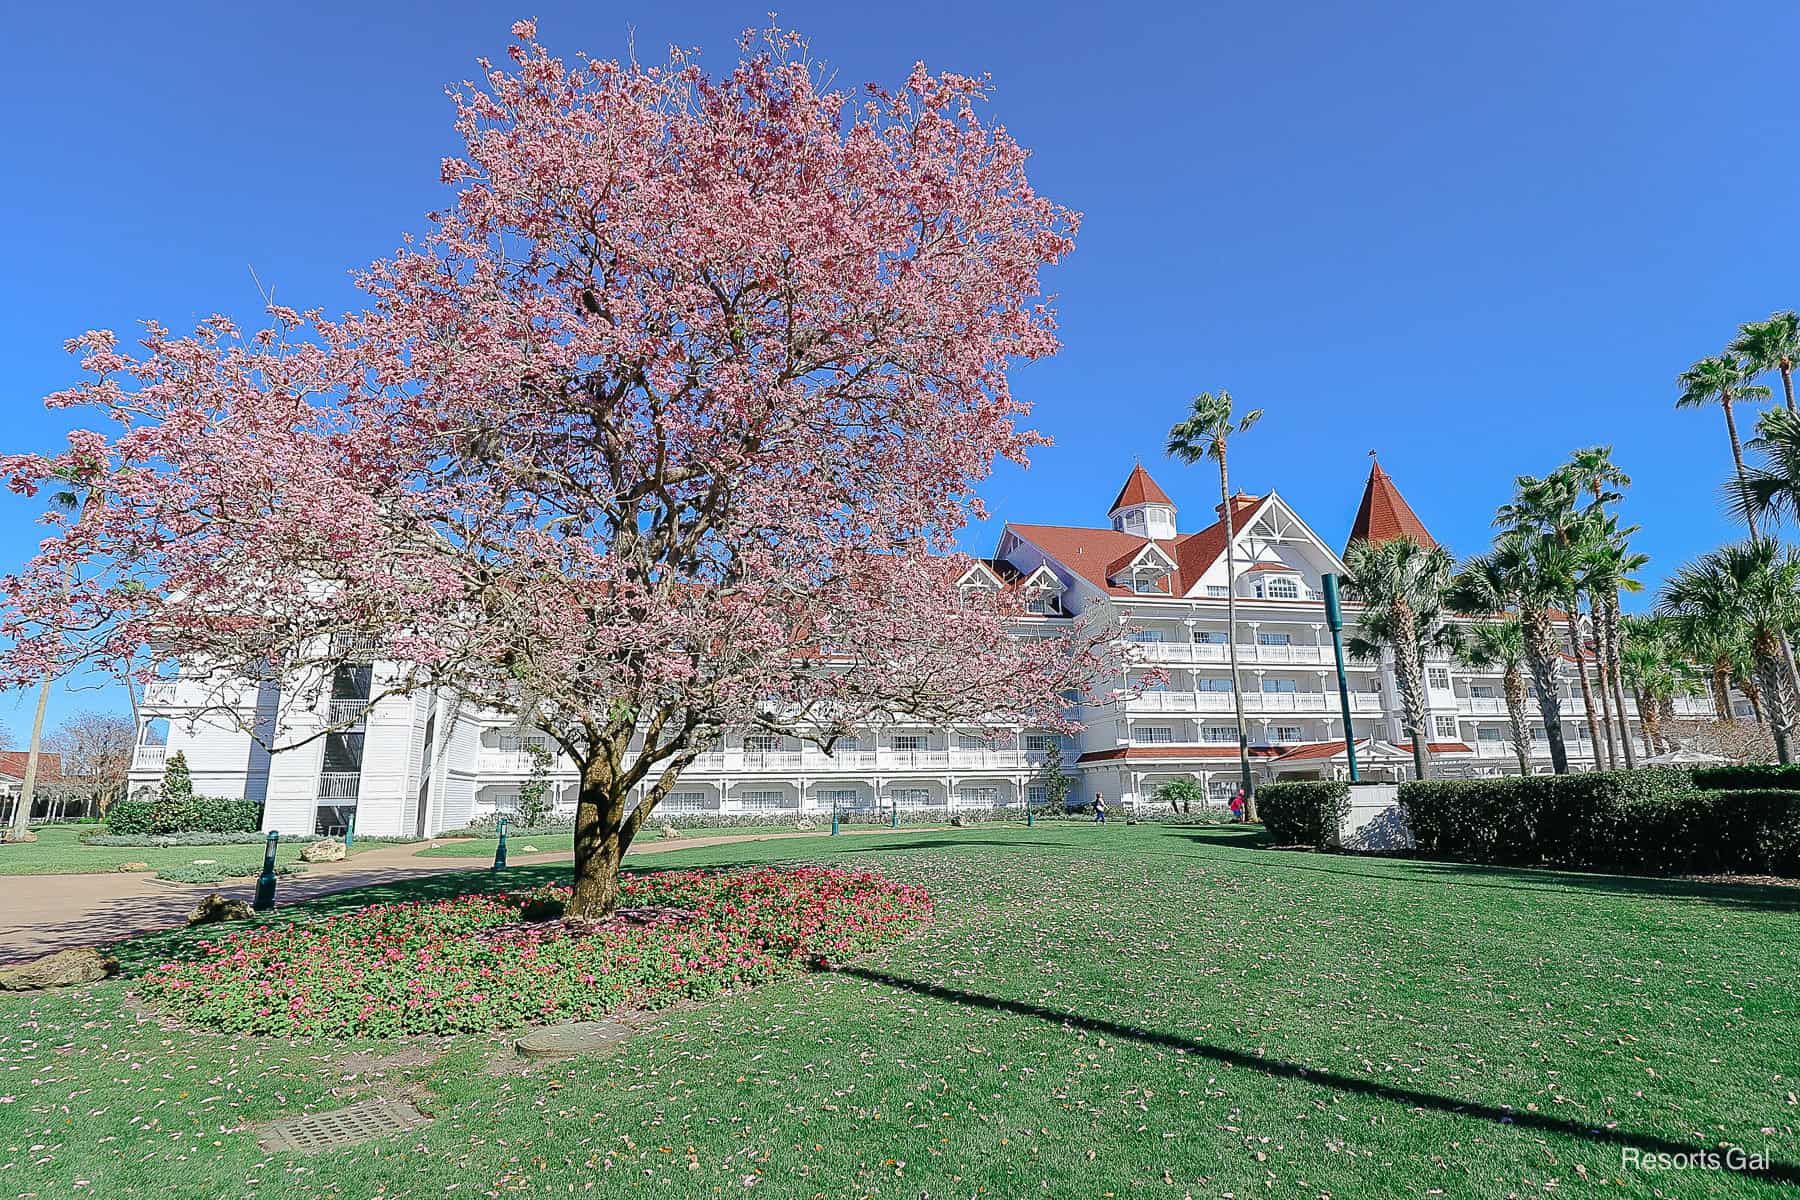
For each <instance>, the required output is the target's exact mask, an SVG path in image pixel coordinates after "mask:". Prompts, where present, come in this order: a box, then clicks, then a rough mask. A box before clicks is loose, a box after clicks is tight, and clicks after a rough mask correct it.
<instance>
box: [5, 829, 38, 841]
mask: <svg viewBox="0 0 1800 1200" xmlns="http://www.w3.org/2000/svg"><path fill="white" fill-rule="evenodd" d="M35 841H37V834H35V833H33V832H31V830H29V829H26V830H17V829H5V830H0V843H4V842H35Z"/></svg>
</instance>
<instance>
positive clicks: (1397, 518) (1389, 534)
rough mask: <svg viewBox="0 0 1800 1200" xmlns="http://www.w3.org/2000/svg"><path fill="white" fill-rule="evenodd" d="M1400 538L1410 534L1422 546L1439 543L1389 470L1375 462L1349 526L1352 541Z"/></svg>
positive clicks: (1345, 545) (1382, 540) (1346, 550)
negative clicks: (1360, 501)
mask: <svg viewBox="0 0 1800 1200" xmlns="http://www.w3.org/2000/svg"><path fill="white" fill-rule="evenodd" d="M1397 537H1409V538H1411V539H1412V540H1413V541H1415V542H1417V543H1419V544H1420V545H1421V546H1435V545H1437V542H1436V541H1435V540H1433V538H1432V536H1431V534H1430V533H1428V532H1427V531H1426V529H1425V522H1423V521H1421V520H1419V517H1418V514H1416V513H1414V512H1413V510H1412V508H1411V506H1409V505H1408V504H1407V503H1406V500H1405V498H1404V497H1402V496H1401V495H1400V489H1399V488H1397V487H1395V486H1394V481H1393V480H1392V479H1389V478H1388V473H1387V472H1386V471H1384V470H1382V469H1381V464H1380V463H1376V464H1374V465H1373V466H1372V467H1370V468H1369V482H1368V485H1367V486H1366V487H1364V488H1363V497H1362V507H1360V508H1358V509H1357V510H1356V521H1355V522H1354V523H1353V524H1352V525H1351V526H1350V541H1351V542H1355V541H1360V540H1363V539H1365V538H1366V539H1367V540H1369V541H1371V542H1391V541H1393V540H1394V539H1395V538H1397ZM1349 550H1350V546H1349V542H1346V543H1345V544H1344V551H1345V553H1348V552H1349Z"/></svg>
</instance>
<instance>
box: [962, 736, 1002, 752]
mask: <svg viewBox="0 0 1800 1200" xmlns="http://www.w3.org/2000/svg"><path fill="white" fill-rule="evenodd" d="M956 748H957V749H958V750H992V749H993V748H994V739H993V738H990V737H988V736H987V735H985V734H980V733H959V734H957V735H956Z"/></svg>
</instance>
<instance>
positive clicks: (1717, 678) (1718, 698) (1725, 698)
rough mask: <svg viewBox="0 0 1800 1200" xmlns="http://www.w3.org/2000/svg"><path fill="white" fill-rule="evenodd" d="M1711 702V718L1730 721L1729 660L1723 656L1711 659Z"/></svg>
mask: <svg viewBox="0 0 1800 1200" xmlns="http://www.w3.org/2000/svg"><path fill="white" fill-rule="evenodd" d="M1712 700H1713V716H1715V717H1717V718H1718V719H1719V720H1721V721H1729V720H1731V660H1730V659H1729V658H1727V657H1726V656H1725V655H1723V654H1721V655H1720V656H1719V657H1717V658H1715V659H1713V669H1712Z"/></svg>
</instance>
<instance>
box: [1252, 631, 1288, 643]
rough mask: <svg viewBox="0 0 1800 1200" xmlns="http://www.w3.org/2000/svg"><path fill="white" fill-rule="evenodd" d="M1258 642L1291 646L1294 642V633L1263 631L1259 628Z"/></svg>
mask: <svg viewBox="0 0 1800 1200" xmlns="http://www.w3.org/2000/svg"><path fill="white" fill-rule="evenodd" d="M1256 644H1257V645H1259V646H1291V645H1293V644H1294V635H1293V634H1291V633H1263V632H1262V631H1260V630H1258V631H1257V634H1256Z"/></svg>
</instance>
